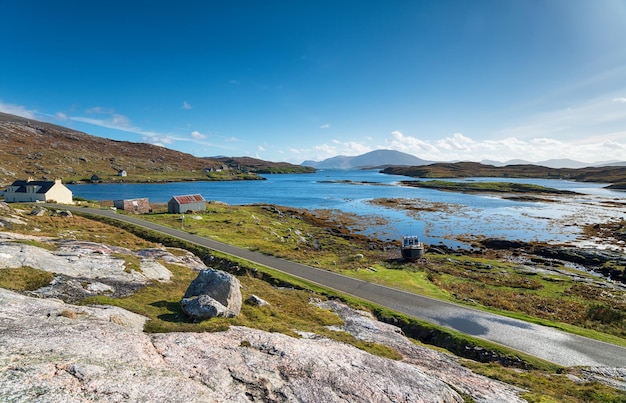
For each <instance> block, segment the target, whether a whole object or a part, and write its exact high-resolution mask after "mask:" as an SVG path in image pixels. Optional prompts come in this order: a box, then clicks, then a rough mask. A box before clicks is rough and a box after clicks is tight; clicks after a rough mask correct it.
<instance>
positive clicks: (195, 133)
mask: <svg viewBox="0 0 626 403" xmlns="http://www.w3.org/2000/svg"><path fill="white" fill-rule="evenodd" d="M191 138H192V139H194V140H204V139H206V138H207V136H206V134H202V133H200V132H199V131H197V130H194V131H192V132H191Z"/></svg>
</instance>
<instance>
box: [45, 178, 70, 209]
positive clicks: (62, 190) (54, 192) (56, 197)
mask: <svg viewBox="0 0 626 403" xmlns="http://www.w3.org/2000/svg"><path fill="white" fill-rule="evenodd" d="M45 197H46V200H45V201H55V202H57V203H61V204H73V203H74V202H73V201H72V191H71V190H69V189H68V188H67V187H66V186H65V185H64V184H63V183H61V179H55V181H54V186H52V187H51V188H50V190H48V192H46V196H45Z"/></svg>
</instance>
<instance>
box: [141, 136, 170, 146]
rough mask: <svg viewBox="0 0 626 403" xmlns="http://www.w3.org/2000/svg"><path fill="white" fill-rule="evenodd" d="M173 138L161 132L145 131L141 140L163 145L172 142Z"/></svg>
mask: <svg viewBox="0 0 626 403" xmlns="http://www.w3.org/2000/svg"><path fill="white" fill-rule="evenodd" d="M174 140H175V139H174V138H172V137H170V136H166V135H162V134H156V133H145V134H144V136H143V138H142V141H143V142H145V143H149V144H153V145H156V146H161V147H165V145H170V144H174Z"/></svg>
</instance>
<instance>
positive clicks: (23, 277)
mask: <svg viewBox="0 0 626 403" xmlns="http://www.w3.org/2000/svg"><path fill="white" fill-rule="evenodd" d="M53 278H54V274H53V273H50V272H47V271H43V270H39V269H34V268H32V267H26V266H25V267H19V268H15V269H0V287H2V288H6V289H9V290H14V291H33V290H36V289H38V288H41V287H45V286H47V285H48V284H50V282H51V281H52V279H53Z"/></svg>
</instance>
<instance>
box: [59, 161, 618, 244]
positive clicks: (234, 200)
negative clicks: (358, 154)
mask: <svg viewBox="0 0 626 403" xmlns="http://www.w3.org/2000/svg"><path fill="white" fill-rule="evenodd" d="M265 177H266V178H267V180H264V181H244V182H241V181H237V182H183V183H165V184H89V185H69V186H68V187H69V188H70V189H71V190H72V191H73V192H74V195H76V196H80V197H83V198H85V199H88V200H115V199H122V198H139V197H148V198H149V199H150V201H151V202H153V203H165V202H167V201H168V200H169V199H170V198H171V197H172V196H174V195H181V194H193V193H200V194H202V195H203V196H204V197H205V198H206V199H207V200H218V201H222V202H225V203H228V204H253V203H270V204H276V205H282V206H291V207H298V208H306V209H310V210H315V209H337V210H341V211H344V212H348V213H355V214H359V215H365V216H368V215H374V216H380V217H384V218H385V219H386V221H387V223H386V224H385V225H372V226H371V227H368V228H365V229H363V230H362V232H363V233H365V234H369V235H375V236H377V237H379V238H382V239H397V238H399V237H401V236H402V235H405V234H415V235H419V236H421V237H422V238H423V240H424V241H425V242H426V243H428V244H437V243H440V242H443V243H445V244H446V245H448V246H453V247H455V246H463V245H464V244H462V243H461V242H459V241H458V240H457V239H456V238H457V237H459V236H463V237H465V236H468V237H474V236H486V237H498V238H506V239H518V240H523V241H533V240H536V241H546V242H552V241H555V242H567V241H574V240H575V239H576V238H577V236H578V235H579V234H580V227H579V225H582V224H587V223H596V222H605V221H607V220H610V219H615V218H623V217H624V214H625V211H626V193H623V192H616V191H610V190H608V189H603V187H604V186H605V184H590V183H577V182H570V181H562V180H545V179H511V178H506V179H503V178H470V179H466V180H474V181H503V180H506V181H509V182H521V183H535V184H539V185H542V186H546V187H552V188H557V189H563V190H572V191H575V192H580V193H583V195H580V196H573V197H555V196H550V197H549V198H550V199H552V200H556V201H557V202H528V201H516V200H506V199H502V198H500V197H496V196H493V195H476V194H462V193H453V192H442V191H437V190H433V189H420V188H413V187H406V186H400V185H399V184H398V183H399V181H402V180H407V179H411V180H412V178H407V177H404V176H394V175H385V174H381V173H379V172H377V171H345V170H328V171H319V172H317V173H314V174H293V175H267V176H265ZM376 198H391V199H394V198H401V199H413V200H418V201H419V200H421V201H424V203H437V204H441V203H445V204H446V205H448V206H449V207H446V208H443V209H440V210H436V209H435V211H419V212H418V213H414V214H409V213H408V212H407V211H400V210H396V209H391V208H386V207H382V206H379V205H375V204H371V203H369V202H368V201H369V200H372V199H376ZM602 201H610V202H617V203H621V207H620V206H619V205H618V206H615V203H613V204H607V203H601V202H602Z"/></svg>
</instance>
